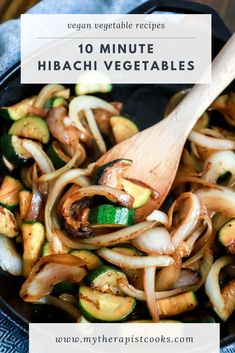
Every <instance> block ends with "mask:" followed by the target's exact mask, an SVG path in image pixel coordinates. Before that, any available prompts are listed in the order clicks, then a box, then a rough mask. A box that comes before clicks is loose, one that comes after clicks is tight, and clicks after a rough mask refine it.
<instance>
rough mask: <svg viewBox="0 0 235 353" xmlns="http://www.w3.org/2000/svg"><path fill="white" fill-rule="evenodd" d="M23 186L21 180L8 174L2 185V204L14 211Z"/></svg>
mask: <svg viewBox="0 0 235 353" xmlns="http://www.w3.org/2000/svg"><path fill="white" fill-rule="evenodd" d="M22 188H23V186H22V184H21V182H20V181H19V180H17V179H15V178H13V177H11V176H9V175H6V176H5V178H4V179H3V182H2V185H1V187H0V205H2V206H4V207H6V208H8V210H10V211H14V209H15V208H16V207H17V206H18V204H19V191H20V190H21V189H22Z"/></svg>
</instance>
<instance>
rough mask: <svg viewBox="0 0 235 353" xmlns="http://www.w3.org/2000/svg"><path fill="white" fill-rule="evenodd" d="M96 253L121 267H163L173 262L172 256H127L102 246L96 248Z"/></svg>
mask: <svg viewBox="0 0 235 353" xmlns="http://www.w3.org/2000/svg"><path fill="white" fill-rule="evenodd" d="M97 254H98V255H99V256H100V257H102V258H104V259H105V260H107V261H109V262H110V263H112V264H114V265H116V266H119V267H123V268H136V269H138V268H146V267H153V266H154V267H164V266H170V265H172V264H173V263H174V260H173V259H172V257H170V256H167V255H158V256H129V255H123V254H119V253H117V252H116V251H113V250H110V249H107V248H102V249H99V250H97Z"/></svg>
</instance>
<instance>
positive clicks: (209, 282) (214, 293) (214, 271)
mask: <svg viewBox="0 0 235 353" xmlns="http://www.w3.org/2000/svg"><path fill="white" fill-rule="evenodd" d="M233 262H234V258H233V257H232V256H223V257H220V258H219V259H218V260H216V261H215V263H214V264H213V265H212V267H211V269H210V272H209V274H208V276H207V279H206V283H205V291H206V294H207V295H208V297H209V299H210V302H211V303H212V304H213V306H214V307H215V308H216V310H218V311H221V310H223V308H224V305H225V302H224V299H223V296H222V294H221V290H220V285H219V273H220V271H221V269H222V268H223V267H225V266H227V265H230V264H231V263H233Z"/></svg>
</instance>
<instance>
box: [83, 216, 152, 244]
mask: <svg viewBox="0 0 235 353" xmlns="http://www.w3.org/2000/svg"><path fill="white" fill-rule="evenodd" d="M154 224H155V223H154V222H140V223H137V224H135V225H133V226H131V227H127V228H123V229H121V230H118V231H116V232H112V233H108V234H104V235H97V236H95V237H93V238H90V239H84V240H80V243H81V244H86V245H95V246H99V247H102V246H113V245H117V244H121V243H125V242H127V241H129V240H131V239H134V238H136V237H138V235H140V234H141V233H142V232H144V231H145V230H147V229H150V228H152V227H153V226H154Z"/></svg>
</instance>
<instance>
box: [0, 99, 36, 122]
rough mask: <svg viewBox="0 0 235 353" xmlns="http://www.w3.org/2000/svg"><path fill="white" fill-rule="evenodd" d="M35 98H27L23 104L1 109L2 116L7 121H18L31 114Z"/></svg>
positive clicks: (0, 114)
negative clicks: (30, 110)
mask: <svg viewBox="0 0 235 353" xmlns="http://www.w3.org/2000/svg"><path fill="white" fill-rule="evenodd" d="M34 100H35V97H31V98H26V99H24V100H22V101H21V102H19V103H17V104H14V105H12V106H10V107H2V108H0V116H1V117H3V118H5V119H7V120H13V121H15V120H18V119H21V118H23V117H25V116H27V115H28V114H29V108H30V107H31V106H32V104H33V102H34Z"/></svg>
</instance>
